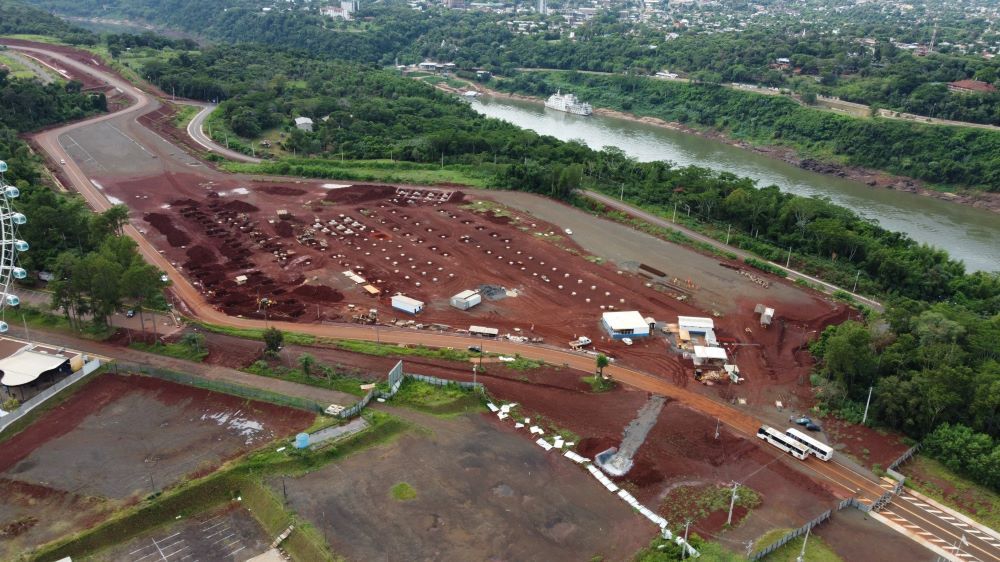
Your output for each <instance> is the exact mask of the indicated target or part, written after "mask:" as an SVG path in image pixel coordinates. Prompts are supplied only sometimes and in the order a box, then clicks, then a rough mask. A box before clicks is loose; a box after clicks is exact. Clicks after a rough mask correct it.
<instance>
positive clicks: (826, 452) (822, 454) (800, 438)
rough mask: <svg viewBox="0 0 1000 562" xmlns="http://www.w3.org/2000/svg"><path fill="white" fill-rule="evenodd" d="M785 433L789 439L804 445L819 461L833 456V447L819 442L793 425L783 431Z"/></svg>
mask: <svg viewBox="0 0 1000 562" xmlns="http://www.w3.org/2000/svg"><path fill="white" fill-rule="evenodd" d="M785 435H787V436H788V438H789V439H794V440H795V441H797V442H799V443H801V444H802V445H804V446H805V447H806V448H807V449H808V450H809V452H810V453H812V454H813V456H815V457H816V458H817V459H819V460H821V461H828V460H830V459H832V458H833V449H832V448H830V446H829V445H827V444H825V443H820V442H819V441H817V440H815V439H813V438H812V437H809V436H808V435H806V434H805V433H802V432H801V431H799V430H797V429H795V428H794V427H789V428H788V430H787V431H785Z"/></svg>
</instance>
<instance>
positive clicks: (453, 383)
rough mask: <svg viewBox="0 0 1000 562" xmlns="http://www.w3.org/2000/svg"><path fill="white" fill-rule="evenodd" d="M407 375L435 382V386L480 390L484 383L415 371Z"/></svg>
mask: <svg viewBox="0 0 1000 562" xmlns="http://www.w3.org/2000/svg"><path fill="white" fill-rule="evenodd" d="M405 377H406V378H408V379H413V380H417V381H423V382H425V383H427V384H433V385H434V386H457V387H458V388H463V389H465V390H478V389H481V388H483V383H481V382H476V383H472V382H465V381H450V380H448V379H439V378H437V377H432V376H428V375H417V374H414V373H406V375H405Z"/></svg>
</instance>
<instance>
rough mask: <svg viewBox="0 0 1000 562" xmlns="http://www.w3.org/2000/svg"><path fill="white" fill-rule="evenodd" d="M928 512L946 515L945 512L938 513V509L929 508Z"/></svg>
mask: <svg viewBox="0 0 1000 562" xmlns="http://www.w3.org/2000/svg"><path fill="white" fill-rule="evenodd" d="M927 511H928V512H929V513H944V512H943V511H938V510H936V509H931V508H927Z"/></svg>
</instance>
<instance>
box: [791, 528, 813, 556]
mask: <svg viewBox="0 0 1000 562" xmlns="http://www.w3.org/2000/svg"><path fill="white" fill-rule="evenodd" d="M809 531H812V527H809V528H808V529H806V538H805V540H804V541H802V551H801V552H799V557H798V558H796V559H795V562H805V560H806V545H807V544H809Z"/></svg>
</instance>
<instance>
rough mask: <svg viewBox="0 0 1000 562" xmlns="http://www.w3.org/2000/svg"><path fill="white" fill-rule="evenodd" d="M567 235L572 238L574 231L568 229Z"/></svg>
mask: <svg viewBox="0 0 1000 562" xmlns="http://www.w3.org/2000/svg"><path fill="white" fill-rule="evenodd" d="M566 234H569V235H570V236H572V235H573V231H572V230H570V229H568V228H567V229H566Z"/></svg>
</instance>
